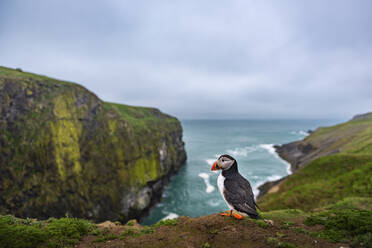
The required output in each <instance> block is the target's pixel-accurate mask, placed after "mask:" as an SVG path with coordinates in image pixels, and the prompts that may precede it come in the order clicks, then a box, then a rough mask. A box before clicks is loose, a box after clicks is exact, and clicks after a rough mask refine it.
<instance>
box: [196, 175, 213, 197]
mask: <svg viewBox="0 0 372 248" xmlns="http://www.w3.org/2000/svg"><path fill="white" fill-rule="evenodd" d="M198 176H199V177H201V178H203V179H204V183H205V185H206V189H205V192H206V193H208V194H209V193H212V192H213V191H214V190H215V188H214V186H213V185H211V184H210V182H209V175H208V174H207V173H204V172H202V173H199V175H198Z"/></svg>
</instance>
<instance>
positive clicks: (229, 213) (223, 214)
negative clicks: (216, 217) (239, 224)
mask: <svg viewBox="0 0 372 248" xmlns="http://www.w3.org/2000/svg"><path fill="white" fill-rule="evenodd" d="M220 215H221V216H231V215H232V211H231V210H230V211H227V212H222V213H220Z"/></svg>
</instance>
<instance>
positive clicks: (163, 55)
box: [0, 0, 372, 119]
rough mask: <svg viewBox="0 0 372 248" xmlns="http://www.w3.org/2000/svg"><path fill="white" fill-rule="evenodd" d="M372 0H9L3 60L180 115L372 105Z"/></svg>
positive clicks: (0, 12) (318, 111)
mask: <svg viewBox="0 0 372 248" xmlns="http://www.w3.org/2000/svg"><path fill="white" fill-rule="evenodd" d="M371 13H372V1H369V0H365V1H363V0H348V1H340V0H334V1H325V0H319V1H314V0H311V1H305V0H304V1H298V0H293V1H283V0H281V1H277V0H273V1H264V0H256V1H249V0H242V1H232V0H229V1H222V0H221V1H215V0H214V1H207V0H184V1H175V0H169V1H162V0H154V1H149V0H143V1H141V0H135V1H133V0H132V1H125V0H116V1H114V0H110V1H108V0H101V1H94V0H86V1H77V0H63V1H53V0H22V1H21V0H1V1H0V64H1V65H4V66H8V67H21V68H22V69H23V70H25V71H30V72H35V73H39V74H44V75H48V76H51V77H55V78H59V79H65V80H69V81H73V82H77V83H79V84H82V85H84V86H85V87H87V88H88V89H89V90H91V91H93V92H95V93H96V94H97V95H98V96H99V97H100V98H101V99H103V100H105V101H111V102H118V103H125V104H131V105H140V106H153V107H157V108H160V109H161V110H162V111H163V112H166V113H169V114H172V115H175V116H177V117H179V118H219V119H220V118H303V117H307V118H349V117H351V116H353V115H354V114H357V113H363V112H368V111H372V14H371Z"/></svg>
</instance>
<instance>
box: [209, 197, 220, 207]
mask: <svg viewBox="0 0 372 248" xmlns="http://www.w3.org/2000/svg"><path fill="white" fill-rule="evenodd" d="M208 204H209V206H212V207H217V206H219V205H220V204H221V202H218V201H216V200H213V199H212V200H210V201H208Z"/></svg>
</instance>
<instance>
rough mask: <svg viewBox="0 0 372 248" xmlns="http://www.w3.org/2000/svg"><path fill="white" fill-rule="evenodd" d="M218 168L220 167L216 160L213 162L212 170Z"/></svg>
mask: <svg viewBox="0 0 372 248" xmlns="http://www.w3.org/2000/svg"><path fill="white" fill-rule="evenodd" d="M218 169H219V168H218V167H217V161H216V162H214V163H213V165H212V168H211V170H212V171H216V170H218Z"/></svg>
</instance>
